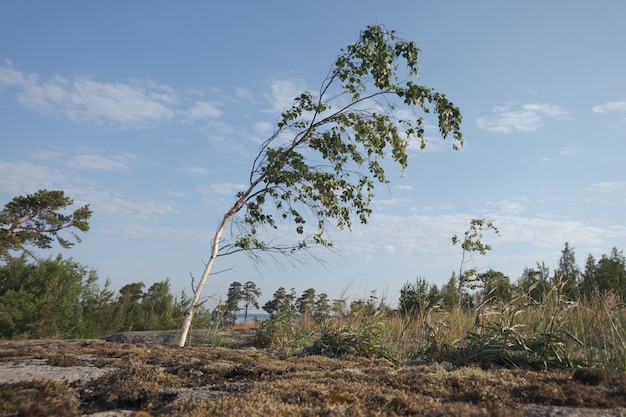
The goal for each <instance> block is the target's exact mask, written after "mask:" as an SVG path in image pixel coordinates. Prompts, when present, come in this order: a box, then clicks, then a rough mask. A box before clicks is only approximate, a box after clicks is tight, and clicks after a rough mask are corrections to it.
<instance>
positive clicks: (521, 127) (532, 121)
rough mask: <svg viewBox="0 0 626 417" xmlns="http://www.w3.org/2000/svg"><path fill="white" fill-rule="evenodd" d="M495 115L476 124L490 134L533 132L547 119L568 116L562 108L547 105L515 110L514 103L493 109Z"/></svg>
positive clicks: (479, 120)
mask: <svg viewBox="0 0 626 417" xmlns="http://www.w3.org/2000/svg"><path fill="white" fill-rule="evenodd" d="M493 112H494V113H495V115H493V116H483V117H480V118H479V119H478V120H477V121H476V124H477V125H478V127H480V128H481V129H484V130H487V131H490V132H499V133H511V132H515V131H517V132H533V131H535V130H537V129H539V128H540V127H541V126H542V125H543V121H544V120H545V119H546V118H550V119H554V118H559V117H562V116H565V115H567V112H566V111H564V110H562V109H561V108H560V107H558V106H555V105H552V104H546V103H530V104H524V105H523V106H521V108H519V109H514V105H513V103H507V104H505V105H504V106H498V107H495V108H494V109H493Z"/></svg>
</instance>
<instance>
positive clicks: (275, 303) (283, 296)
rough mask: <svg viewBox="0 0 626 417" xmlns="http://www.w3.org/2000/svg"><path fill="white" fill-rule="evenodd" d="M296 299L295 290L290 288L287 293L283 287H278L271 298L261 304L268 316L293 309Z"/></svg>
mask: <svg viewBox="0 0 626 417" xmlns="http://www.w3.org/2000/svg"><path fill="white" fill-rule="evenodd" d="M295 299H296V293H295V290H294V289H293V288H292V289H291V291H290V292H289V293H288V292H287V290H285V288H284V287H280V288H279V289H278V290H276V292H274V295H273V298H272V299H271V300H269V301H268V302H266V303H265V304H264V305H263V310H265V311H266V312H267V313H268V314H269V315H270V316H273V315H274V314H276V313H287V312H292V311H294V310H295V305H294V301H295Z"/></svg>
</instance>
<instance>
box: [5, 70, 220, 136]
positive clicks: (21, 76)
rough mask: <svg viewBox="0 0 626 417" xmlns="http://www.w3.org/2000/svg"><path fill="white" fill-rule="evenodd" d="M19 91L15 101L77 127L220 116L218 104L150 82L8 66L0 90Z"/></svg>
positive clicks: (133, 125)
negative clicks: (43, 73)
mask: <svg viewBox="0 0 626 417" xmlns="http://www.w3.org/2000/svg"><path fill="white" fill-rule="evenodd" d="M7 88H12V89H16V90H17V92H16V95H15V99H16V101H17V102H18V103H20V104H21V105H23V106H25V107H27V108H30V109H32V110H35V111H38V112H41V113H45V114H52V115H55V116H59V117H65V118H67V119H68V120H71V121H73V122H76V123H87V124H91V123H95V124H106V125H111V126H114V127H117V128H142V127H147V126H151V125H154V124H160V123H164V122H176V121H180V122H189V121H198V120H204V119H212V118H217V117H220V116H221V114H222V112H221V110H220V109H219V107H218V104H216V103H211V102H207V101H198V100H191V99H189V98H187V97H182V96H180V95H179V94H178V93H177V92H176V91H175V90H174V89H173V88H171V87H169V86H167V85H164V84H159V83H156V82H154V81H151V80H131V81H129V82H102V81H96V80H93V79H91V78H88V77H76V78H73V79H69V78H65V77H62V76H55V77H52V78H51V79H49V80H41V79H40V77H39V75H37V74H29V73H25V72H23V71H20V70H18V69H16V68H14V67H13V64H12V63H11V62H7V61H5V65H4V66H0V90H4V89H7Z"/></svg>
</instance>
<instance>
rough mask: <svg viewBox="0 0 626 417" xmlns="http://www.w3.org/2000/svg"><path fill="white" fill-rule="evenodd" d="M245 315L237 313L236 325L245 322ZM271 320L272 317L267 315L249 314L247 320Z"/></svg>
mask: <svg viewBox="0 0 626 417" xmlns="http://www.w3.org/2000/svg"><path fill="white" fill-rule="evenodd" d="M244 315H245V314H244V313H237V321H235V324H237V323H241V322H243V317H244ZM269 318H270V315H269V314H267V313H248V318H247V320H254V319H257V320H266V319H269Z"/></svg>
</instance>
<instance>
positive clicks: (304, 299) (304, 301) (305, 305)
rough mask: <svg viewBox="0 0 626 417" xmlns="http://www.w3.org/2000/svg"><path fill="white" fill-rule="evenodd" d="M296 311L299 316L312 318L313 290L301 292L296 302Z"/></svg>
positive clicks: (313, 308)
mask: <svg viewBox="0 0 626 417" xmlns="http://www.w3.org/2000/svg"><path fill="white" fill-rule="evenodd" d="M296 310H297V311H298V313H299V314H301V315H305V316H310V317H311V316H313V314H314V313H315V288H309V289H306V290H304V291H303V292H302V295H301V296H300V297H299V298H298V299H297V300H296Z"/></svg>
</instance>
